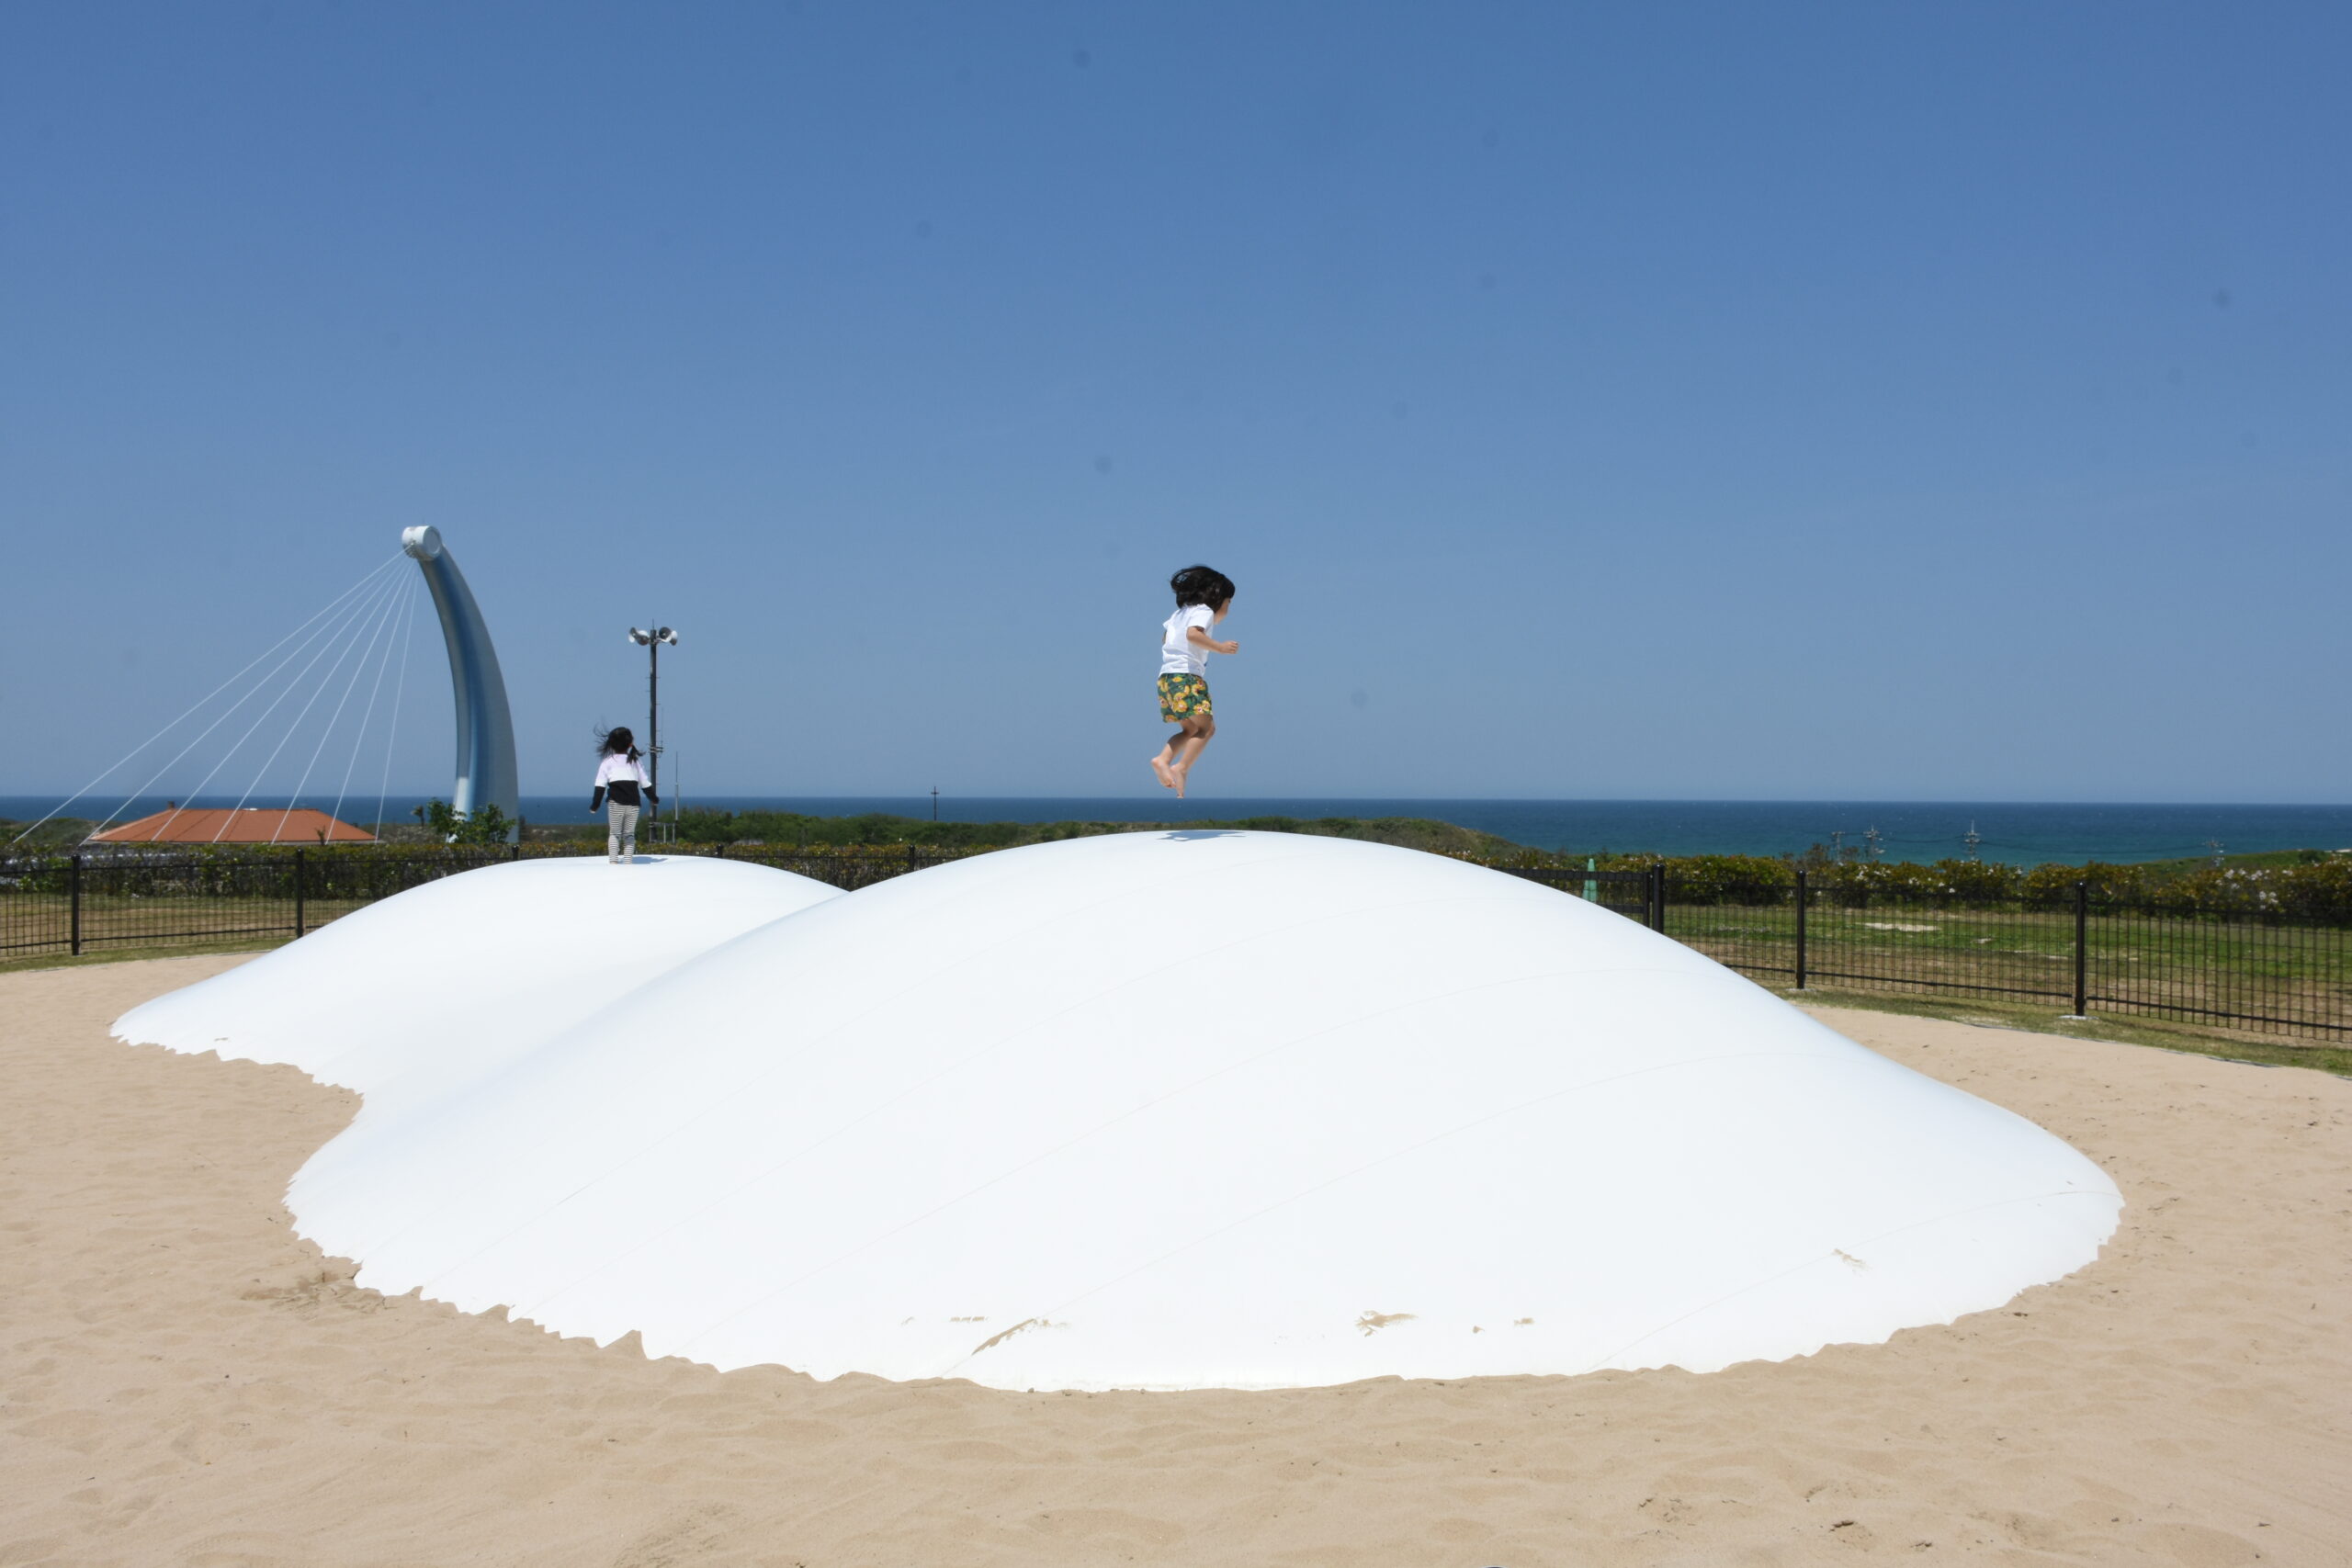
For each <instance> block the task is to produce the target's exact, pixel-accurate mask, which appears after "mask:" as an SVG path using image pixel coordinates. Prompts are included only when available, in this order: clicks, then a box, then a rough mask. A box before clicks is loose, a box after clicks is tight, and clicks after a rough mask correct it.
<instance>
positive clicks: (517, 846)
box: [506, 839, 523, 860]
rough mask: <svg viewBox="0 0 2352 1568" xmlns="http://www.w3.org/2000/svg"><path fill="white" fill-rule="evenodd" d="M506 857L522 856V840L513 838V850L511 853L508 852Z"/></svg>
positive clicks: (518, 858) (519, 858)
mask: <svg viewBox="0 0 2352 1568" xmlns="http://www.w3.org/2000/svg"><path fill="white" fill-rule="evenodd" d="M506 858H507V859H508V860H521V859H522V858H523V840H520V839H517V840H515V848H514V852H513V853H512V854H509V855H508V856H507V857H506Z"/></svg>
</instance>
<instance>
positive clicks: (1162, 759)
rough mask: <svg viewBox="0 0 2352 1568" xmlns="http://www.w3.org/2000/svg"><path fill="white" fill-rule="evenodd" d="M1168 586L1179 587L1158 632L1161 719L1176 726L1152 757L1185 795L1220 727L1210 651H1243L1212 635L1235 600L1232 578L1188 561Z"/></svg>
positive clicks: (1166, 782) (1165, 780)
mask: <svg viewBox="0 0 2352 1568" xmlns="http://www.w3.org/2000/svg"><path fill="white" fill-rule="evenodd" d="M1168 586H1169V587H1170V588H1172V589H1174V590H1175V591H1176V613H1175V614H1174V615H1170V616H1169V617H1168V620H1167V623H1166V624H1165V625H1164V626H1161V627H1160V632H1159V719H1160V722H1161V723H1162V724H1172V725H1175V726H1176V727H1177V729H1176V733H1175V734H1173V735H1171V736H1170V737H1169V738H1168V744H1167V745H1165V746H1162V747H1161V748H1160V749H1159V755H1158V756H1157V757H1154V758H1153V759H1152V760H1151V771H1152V772H1153V773H1157V774H1158V775H1159V782H1160V784H1162V785H1163V786H1165V787H1166V788H1169V789H1172V790H1174V791H1175V792H1176V798H1177V799H1179V800H1182V799H1183V798H1184V780H1185V776H1186V775H1187V774H1188V773H1191V772H1192V771H1193V763H1194V762H1196V761H1200V757H1201V749H1202V748H1203V747H1204V746H1206V745H1207V744H1208V743H1209V737H1210V736H1212V735H1215V734H1216V717H1215V716H1214V715H1213V713H1212V712H1211V710H1210V707H1209V682H1208V656H1209V655H1210V654H1212V653H1238V652H1240V651H1241V645H1240V644H1239V643H1238V642H1219V641H1217V640H1216V638H1215V637H1211V636H1210V635H1209V628H1210V627H1211V626H1216V624H1217V623H1218V622H1219V621H1222V620H1223V619H1225V613H1226V611H1227V610H1228V609H1230V608H1232V606H1233V580H1232V579H1231V578H1229V577H1227V576H1226V575H1225V573H1223V572H1221V571H1213V570H1210V569H1209V568H1207V567H1204V566H1188V567H1186V568H1185V569H1184V570H1182V571H1180V572H1178V573H1177V574H1176V575H1175V576H1174V577H1171V578H1170V579H1169V580H1168Z"/></svg>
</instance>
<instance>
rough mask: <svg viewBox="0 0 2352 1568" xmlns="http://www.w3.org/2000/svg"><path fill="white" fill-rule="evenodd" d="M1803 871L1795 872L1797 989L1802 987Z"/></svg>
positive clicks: (1802, 988)
mask: <svg viewBox="0 0 2352 1568" xmlns="http://www.w3.org/2000/svg"><path fill="white" fill-rule="evenodd" d="M1804 896H1805V886H1804V872H1802V871H1800V872H1798V873H1797V989H1798V990H1800V991H1802V990H1804Z"/></svg>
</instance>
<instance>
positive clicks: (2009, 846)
mask: <svg viewBox="0 0 2352 1568" xmlns="http://www.w3.org/2000/svg"><path fill="white" fill-rule="evenodd" d="M423 798H424V797H422V796H419V795H398V796H394V797H391V798H390V800H388V801H387V803H386V806H385V815H386V816H387V817H388V818H395V819H397V818H402V817H405V816H407V815H408V813H409V811H410V810H411V809H412V808H413V807H415V806H417V805H418V804H419V803H420V802H421V800H422V799H423ZM57 804H58V799H57V797H56V796H54V795H44V796H31V795H16V796H0V818H16V819H17V820H19V821H28V820H30V819H32V818H36V817H40V816H41V815H43V814H44V813H46V812H48V811H51V810H52V809H54V808H55V807H56V806H57ZM113 804H114V803H113V802H107V804H106V805H104V806H99V807H89V806H87V805H81V804H77V805H76V806H75V807H74V815H76V816H83V815H88V816H94V817H95V816H98V815H101V814H103V813H104V812H105V811H106V810H107V809H108V808H109V807H111V806H112V805H113ZM189 804H193V805H204V806H232V805H234V804H236V802H235V801H234V799H233V798H224V799H220V800H212V799H205V800H201V801H196V802H190V803H189ZM246 804H248V805H258V806H277V805H282V804H284V802H282V801H280V800H268V801H262V800H254V801H249V802H247V803H246ZM305 804H307V805H311V806H317V807H322V808H326V807H332V806H333V805H334V802H333V800H332V799H327V800H317V799H312V800H309V801H306V802H305ZM587 804H588V802H587V795H586V794H585V792H582V793H580V794H576V795H532V796H526V797H525V799H524V801H523V813H524V815H525V816H526V818H530V819H531V820H533V821H536V822H582V823H584V822H587V821H588V820H589V819H590V818H589V816H588V812H587V809H586V808H587ZM688 804H689V805H691V806H695V807H715V808H718V809H720V810H729V811H747V810H751V811H758V810H766V811H797V812H805V813H808V814H809V815H811V816H822V817H842V816H852V815H856V814H859V813H863V812H869V811H879V812H888V813H889V814H891V815H893V816H899V817H916V818H928V817H930V816H931V815H932V811H933V801H932V799H931V797H930V796H928V795H905V796H888V795H859V796H809V795H696V796H694V797H691V798H690V800H689V801H688ZM375 805H376V802H375V799H374V797H372V796H370V797H369V798H368V800H366V801H364V802H358V801H346V802H345V810H344V816H345V818H346V819H349V820H358V819H360V818H367V817H372V816H373V815H374V812H375ZM163 807H164V801H163V800H162V799H161V798H158V799H155V800H153V801H139V802H134V803H133V804H132V806H131V807H130V810H128V811H127V812H126V813H124V814H123V815H124V816H126V817H137V816H141V815H143V814H144V813H146V812H148V811H155V810H161V809H162V808H163ZM937 809H938V813H939V816H940V817H941V818H943V819H944V820H947V821H952V822H1055V821H1061V820H1064V819H1068V818H1075V819H1080V820H1084V821H1097V822H1170V821H1186V820H1191V821H1201V820H1230V819H1232V818H1240V817H1306V818H1313V817H1430V818H1437V819H1438V820H1440V821H1444V822H1453V823H1456V824H1458V825H1459V826H1462V827H1464V828H1475V829H1479V830H1480V831H1483V832H1488V833H1494V834H1498V835H1499V836H1500V837H1502V838H1506V839H1509V840H1512V841H1514V842H1516V843H1522V844H1533V845H1536V846H1537V847H1539V848H1542V849H1547V850H1566V851H1570V852H1578V853H1593V852H1599V851H1603V850H1607V851H1612V852H1620V853H1634V852H1640V853H1651V854H1661V855H1687V854H1774V855H1777V854H1800V853H1803V852H1804V850H1805V849H1806V848H1807V847H1809V846H1811V845H1814V844H1822V845H1827V846H1836V845H1838V844H1844V845H1848V846H1855V847H1862V848H1864V849H1865V851H1867V847H1868V844H1869V842H1870V840H1868V839H1867V837H1866V835H1868V834H1869V833H1870V831H1871V829H1876V830H1877V833H1878V838H1877V840H1876V842H1877V846H1878V850H1879V852H1880V854H1881V855H1882V856H1883V858H1884V859H1887V860H1917V861H1931V860H1940V859H1943V858H1945V857H1946V856H1955V855H1964V854H1966V853H1967V852H1968V850H1967V846H1966V843H1965V837H1966V835H1967V833H1968V832H1969V830H1970V829H1971V827H1972V826H1973V828H1974V829H1975V830H1976V833H1977V835H1978V837H1979V839H1980V840H1981V842H1980V843H1979V844H1978V845H1977V848H1976V853H1977V855H1978V856H1979V857H1980V858H1982V859H1985V860H1991V861H2001V862H2006V863H2009V864H2012V865H2035V864H2039V863H2042V862H2045V861H2057V862H2062V863H2066V864H2071V865H2080V864H2081V863H2084V862H2085V861H2091V860H2101V861H2111V862H2124V861H2141V860H2173V859H2178V858H2180V857H2183V856H2188V855H2201V854H2210V853H2212V852H2213V849H2212V847H2211V846H2212V845H2214V844H2217V843H2218V844H2219V845H2220V846H2221V852H2222V853H2223V854H2224V855H2228V854H2252V853H2257V852H2263V851H2268V850H2298V849H2322V850H2333V849H2344V848H2352V806H2140V805H2109V806H2102V805H2083V804H2073V803H2067V804H2044V805H2036V804H2031V803H2026V802H1989V803H1977V802H1967V801H1950V802H1937V801H1813V800H1769V801H1740V800H1370V799H1346V798H1339V797H1331V798H1305V799H1263V800H1259V799H1244V798H1217V797H1209V796H1199V797H1195V798H1194V799H1193V800H1191V801H1188V802H1184V803H1182V804H1181V805H1180V803H1179V802H1177V801H1175V800H1173V799H1171V798H1170V797H1169V796H1166V795H1159V796H1156V797H1155V796H1134V797H1120V798H1112V799H1100V798H1081V797H1069V798H1063V797H1055V796H1016V797H999V798H987V797H956V796H952V795H948V796H942V797H941V798H940V799H939V801H938V802H937Z"/></svg>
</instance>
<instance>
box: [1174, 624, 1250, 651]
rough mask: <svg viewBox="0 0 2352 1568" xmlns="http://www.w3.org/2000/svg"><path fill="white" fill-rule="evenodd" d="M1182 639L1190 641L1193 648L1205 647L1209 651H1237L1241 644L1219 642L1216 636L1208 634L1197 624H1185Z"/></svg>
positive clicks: (1239, 649)
mask: <svg viewBox="0 0 2352 1568" xmlns="http://www.w3.org/2000/svg"><path fill="white" fill-rule="evenodd" d="M1184 640H1185V641H1186V642H1189V643H1191V644H1192V645H1193V647H1194V648H1205V649H1208V650H1209V651H1210V652H1211V653H1238V652H1240V651H1241V645H1240V644H1239V643H1238V642H1219V641H1217V640H1216V638H1215V637H1211V636H1209V634H1208V633H1207V632H1205V631H1203V630H1202V629H1201V628H1200V627H1198V626H1186V627H1185V628H1184Z"/></svg>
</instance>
